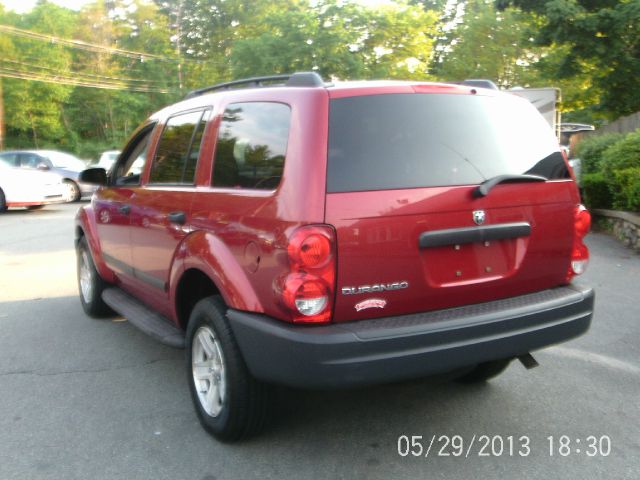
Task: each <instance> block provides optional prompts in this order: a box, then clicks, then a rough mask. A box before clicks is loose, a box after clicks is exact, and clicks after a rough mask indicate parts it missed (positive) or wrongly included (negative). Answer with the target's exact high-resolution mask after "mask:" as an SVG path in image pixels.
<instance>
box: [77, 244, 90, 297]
mask: <svg viewBox="0 0 640 480" xmlns="http://www.w3.org/2000/svg"><path fill="white" fill-rule="evenodd" d="M80 291H81V292H82V298H83V299H84V302H85V303H90V302H91V300H93V271H92V270H91V264H90V263H89V255H88V254H87V251H86V250H83V251H82V253H81V254H80Z"/></svg>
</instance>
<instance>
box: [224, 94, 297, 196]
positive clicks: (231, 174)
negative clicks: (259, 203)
mask: <svg viewBox="0 0 640 480" xmlns="http://www.w3.org/2000/svg"><path fill="white" fill-rule="evenodd" d="M290 121H291V109H290V108H289V106H288V105H284V104H282V103H267V102H251V103H235V104H232V105H229V106H228V107H227V108H226V110H225V111H224V115H223V117H222V122H221V124H220V130H219V133H218V142H217V147H216V154H215V159H214V167H213V186H215V187H231V188H252V189H261V190H273V189H274V188H276V187H277V186H278V184H279V183H280V178H281V177H282V171H283V169H284V159H285V156H286V153H287V140H288V138H289V125H290Z"/></svg>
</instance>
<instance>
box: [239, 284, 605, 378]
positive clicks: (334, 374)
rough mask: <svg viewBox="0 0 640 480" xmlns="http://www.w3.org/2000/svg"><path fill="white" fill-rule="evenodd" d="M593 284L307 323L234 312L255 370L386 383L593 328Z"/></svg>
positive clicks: (260, 374)
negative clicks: (336, 321)
mask: <svg viewBox="0 0 640 480" xmlns="http://www.w3.org/2000/svg"><path fill="white" fill-rule="evenodd" d="M594 298H595V295H594V292H593V289H591V288H589V287H585V286H579V285H571V286H566V287H558V288H553V289H550V290H544V291H541V292H536V293H531V294H527V295H522V296H519V297H512V298H507V299H504V300H497V301H493V302H488V303H482V304H476V305H469V306H465V307H458V308H452V309H447V310H440V311H435V312H426V313H419V314H412V315H404V316H399V317H388V318H381V319H375V320H365V321H359V322H350V323H344V324H332V325H327V326H318V327H306V326H296V325H291V324H285V323H282V322H280V321H278V320H274V319H271V318H269V317H266V316H264V315H258V314H252V313H247V312H241V311H237V310H229V312H228V314H227V316H228V318H229V321H230V324H231V327H232V329H233V332H234V334H235V336H236V339H237V341H238V344H239V346H240V350H241V351H242V354H243V356H244V358H245V361H246V363H247V366H248V367H249V370H250V371H251V373H252V374H253V375H254V376H255V377H256V378H259V379H261V380H264V381H268V382H274V383H279V384H283V385H289V386H294V387H310V388H339V387H350V386H356V385H366V384H373V383H384V382H391V381H397V380H403V379H409V378H417V377H420V376H426V375H431V374H437V373H443V372H447V371H451V370H454V369H456V368H459V367H464V366H469V365H473V364H476V363H479V362H484V361H489V360H495V359H499V358H507V357H514V356H517V355H521V354H524V353H527V352H530V351H532V350H536V349H539V348H542V347H545V346H548V345H551V344H555V343H560V342H563V341H565V340H568V339H570V338H573V337H576V336H578V335H581V334H582V333H584V332H586V331H587V330H588V328H589V325H590V323H591V317H592V315H593V304H594Z"/></svg>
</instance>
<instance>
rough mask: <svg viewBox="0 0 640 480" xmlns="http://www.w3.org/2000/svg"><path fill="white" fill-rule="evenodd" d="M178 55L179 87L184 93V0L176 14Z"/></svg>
mask: <svg viewBox="0 0 640 480" xmlns="http://www.w3.org/2000/svg"><path fill="white" fill-rule="evenodd" d="M176 29H177V35H176V55H177V56H178V89H179V90H180V93H181V94H182V52H181V50H182V45H181V44H180V40H181V38H182V1H180V3H179V4H178V14H177V15H176Z"/></svg>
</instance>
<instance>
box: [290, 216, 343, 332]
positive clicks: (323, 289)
mask: <svg viewBox="0 0 640 480" xmlns="http://www.w3.org/2000/svg"><path fill="white" fill-rule="evenodd" d="M334 245H335V233H334V230H333V228H331V227H329V226H327V225H314V226H305V227H301V228H299V229H297V230H296V231H295V232H294V233H293V235H291V238H290V239H289V245H288V247H287V253H288V254H289V265H290V268H291V273H289V274H288V275H287V276H286V277H285V278H284V283H283V286H282V299H283V301H284V304H285V305H286V306H287V307H288V309H289V310H290V311H291V320H292V321H293V322H296V323H327V322H329V321H331V310H332V308H333V298H334V292H335V281H336V274H335V272H336V262H335V253H334Z"/></svg>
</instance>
